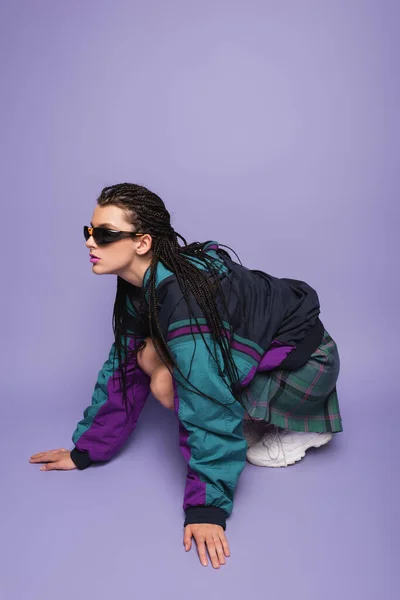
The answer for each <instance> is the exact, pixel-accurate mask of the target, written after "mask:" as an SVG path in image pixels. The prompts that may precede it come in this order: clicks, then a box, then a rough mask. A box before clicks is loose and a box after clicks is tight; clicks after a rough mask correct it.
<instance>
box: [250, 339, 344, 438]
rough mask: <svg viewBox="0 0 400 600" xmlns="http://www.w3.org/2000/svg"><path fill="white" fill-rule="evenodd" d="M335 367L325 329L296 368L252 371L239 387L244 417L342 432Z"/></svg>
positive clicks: (336, 358) (334, 350)
mask: <svg viewBox="0 0 400 600" xmlns="http://www.w3.org/2000/svg"><path fill="white" fill-rule="evenodd" d="M339 369H340V359H339V353H338V349H337V346H336V343H335V341H334V340H333V339H332V338H331V336H330V335H329V333H328V332H327V331H326V330H325V332H324V336H323V338H322V341H321V344H320V345H319V346H318V348H317V349H316V350H315V352H314V353H313V354H312V355H311V356H310V358H309V359H308V361H307V362H306V363H305V364H304V365H303V366H302V367H300V369H297V370H296V371H285V370H282V369H276V370H274V371H269V372H268V371H267V372H259V373H256V375H255V377H254V379H253V380H252V381H251V383H250V384H249V385H248V386H247V387H246V388H244V390H243V397H242V398H243V402H244V404H245V406H246V410H247V413H248V415H246V417H247V418H248V417H250V418H251V419H256V420H262V421H266V422H267V423H271V424H273V425H277V426H278V427H282V428H284V429H291V430H293V431H317V432H322V431H331V432H335V433H336V432H338V431H342V430H343V428H342V419H341V416H340V411H339V401H338V396H337V391H336V382H337V379H338V376H339Z"/></svg>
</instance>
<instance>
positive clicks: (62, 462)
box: [29, 448, 76, 471]
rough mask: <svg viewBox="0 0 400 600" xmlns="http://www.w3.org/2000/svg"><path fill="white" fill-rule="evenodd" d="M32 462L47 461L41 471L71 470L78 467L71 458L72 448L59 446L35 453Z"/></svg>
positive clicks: (31, 458) (30, 460)
mask: <svg viewBox="0 0 400 600" xmlns="http://www.w3.org/2000/svg"><path fill="white" fill-rule="evenodd" d="M29 462H30V463H46V464H44V465H43V466H42V467H40V470H41V471H53V470H55V469H56V470H58V471H71V470H72V469H76V465H75V463H74V462H73V460H72V458H71V452H70V450H66V449H65V448H59V449H58V450H49V451H48V452H38V454H33V455H32V456H31V457H30V459H29Z"/></svg>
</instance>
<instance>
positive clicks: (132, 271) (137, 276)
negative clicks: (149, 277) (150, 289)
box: [117, 258, 151, 287]
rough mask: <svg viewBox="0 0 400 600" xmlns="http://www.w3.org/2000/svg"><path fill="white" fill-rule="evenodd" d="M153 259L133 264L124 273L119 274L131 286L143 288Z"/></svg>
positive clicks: (141, 260)
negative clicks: (145, 276)
mask: <svg viewBox="0 0 400 600" xmlns="http://www.w3.org/2000/svg"><path fill="white" fill-rule="evenodd" d="M150 264H151V258H149V259H144V258H143V259H140V260H139V261H138V262H136V263H135V264H134V265H133V264H132V265H131V266H130V267H128V268H127V269H125V270H124V271H122V272H121V273H117V275H119V276H120V277H121V279H124V280H125V281H127V282H128V283H130V284H131V285H134V286H136V287H143V279H144V275H145V273H146V271H147V269H148V268H149V267H150Z"/></svg>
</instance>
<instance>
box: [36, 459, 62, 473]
mask: <svg viewBox="0 0 400 600" xmlns="http://www.w3.org/2000/svg"><path fill="white" fill-rule="evenodd" d="M55 469H61V470H62V467H61V463H60V462H59V461H57V462H51V463H47V464H46V465H43V466H42V467H40V470H41V471H53V470H55Z"/></svg>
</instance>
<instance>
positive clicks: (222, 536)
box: [219, 533, 231, 556]
mask: <svg viewBox="0 0 400 600" xmlns="http://www.w3.org/2000/svg"><path fill="white" fill-rule="evenodd" d="M219 538H220V540H221V543H222V547H223V549H224V554H225V556H230V555H231V551H230V549H229V544H228V540H227V539H226V537H225V534H224V533H220V534H219Z"/></svg>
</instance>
